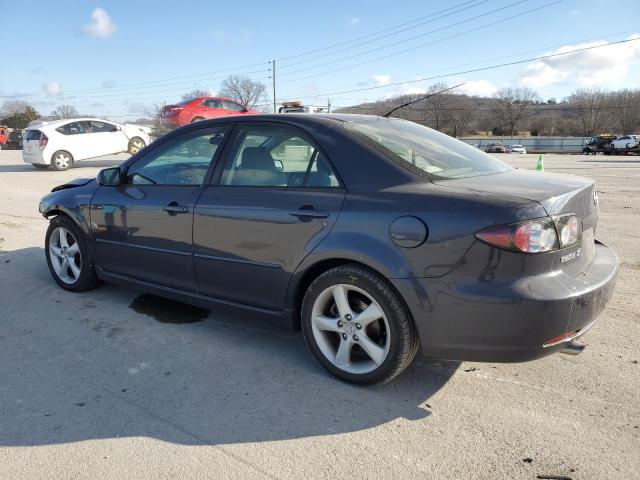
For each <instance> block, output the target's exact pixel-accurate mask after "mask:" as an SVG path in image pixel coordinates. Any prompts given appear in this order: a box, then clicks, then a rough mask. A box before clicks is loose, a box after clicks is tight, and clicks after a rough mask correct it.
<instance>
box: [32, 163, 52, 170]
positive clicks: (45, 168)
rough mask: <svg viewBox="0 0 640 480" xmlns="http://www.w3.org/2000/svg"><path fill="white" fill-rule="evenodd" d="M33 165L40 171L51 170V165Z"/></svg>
mask: <svg viewBox="0 0 640 480" xmlns="http://www.w3.org/2000/svg"><path fill="white" fill-rule="evenodd" d="M31 165H33V167H34V168H37V169H38V170H47V169H48V168H49V165H44V164H42V163H32V164H31Z"/></svg>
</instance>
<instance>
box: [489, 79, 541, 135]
mask: <svg viewBox="0 0 640 480" xmlns="http://www.w3.org/2000/svg"><path fill="white" fill-rule="evenodd" d="M539 101H540V96H539V95H538V94H537V92H536V91H535V90H532V89H530V88H526V87H522V88H502V89H500V90H498V93H497V94H496V104H495V106H494V108H493V113H494V115H495V116H496V118H497V119H498V121H499V122H500V124H501V126H506V127H507V128H508V129H509V131H510V132H511V136H513V134H514V133H515V131H516V125H517V124H518V122H519V121H520V120H522V119H523V118H525V117H526V116H527V115H528V114H529V112H530V110H531V106H532V105H533V104H534V103H535V102H539Z"/></svg>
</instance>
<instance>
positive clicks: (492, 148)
mask: <svg viewBox="0 0 640 480" xmlns="http://www.w3.org/2000/svg"><path fill="white" fill-rule="evenodd" d="M485 152H487V153H508V149H507V147H506V145H504V144H502V143H490V144H489V145H487V148H485Z"/></svg>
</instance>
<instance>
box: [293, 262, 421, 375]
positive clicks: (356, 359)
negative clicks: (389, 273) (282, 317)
mask: <svg viewBox="0 0 640 480" xmlns="http://www.w3.org/2000/svg"><path fill="white" fill-rule="evenodd" d="M302 331H303V334H304V337H305V340H306V342H307V345H308V346H309V348H310V350H311V352H312V353H313V355H314V356H315V357H316V359H317V360H318V361H319V362H320V364H322V366H323V367H324V368H325V369H327V370H328V371H329V372H331V373H332V374H334V375H335V376H336V377H338V378H340V379H342V380H345V381H348V382H351V383H357V384H372V383H384V382H388V381H389V380H391V379H392V378H394V377H395V376H397V375H398V374H400V373H401V372H402V371H403V370H404V369H405V368H406V367H407V366H409V364H410V363H411V361H412V360H413V358H414V357H415V355H416V352H417V351H418V335H417V332H416V330H415V326H414V324H413V321H412V319H411V316H410V315H409V312H408V311H407V308H406V306H405V305H404V303H403V302H402V299H401V298H400V297H399V296H398V294H397V293H396V292H395V291H394V290H393V288H392V287H391V286H390V285H389V283H387V281H386V280H385V279H383V278H382V277H380V276H379V275H378V274H376V273H374V272H372V271H371V270H369V269H367V268H365V267H362V266H360V265H356V264H351V265H343V266H340V267H336V268H332V269H331V270H328V271H327V272H325V273H323V274H322V275H320V276H319V277H318V278H317V279H316V280H315V281H314V282H313V283H312V284H311V286H310V287H309V289H308V290H307V293H306V295H305V297H304V301H303V304H302Z"/></svg>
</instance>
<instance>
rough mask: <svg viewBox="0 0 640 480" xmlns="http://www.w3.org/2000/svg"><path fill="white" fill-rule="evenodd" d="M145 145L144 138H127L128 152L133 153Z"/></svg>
mask: <svg viewBox="0 0 640 480" xmlns="http://www.w3.org/2000/svg"><path fill="white" fill-rule="evenodd" d="M145 146H146V143H144V140H142V139H141V138H140V137H133V138H132V139H131V140H129V148H128V152H129V153H130V154H131V155H134V154H136V153H138V152H139V151H140V150H142V149H143V148H144V147H145Z"/></svg>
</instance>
